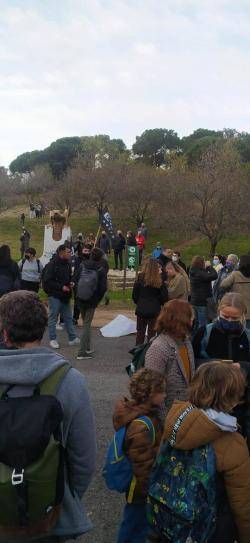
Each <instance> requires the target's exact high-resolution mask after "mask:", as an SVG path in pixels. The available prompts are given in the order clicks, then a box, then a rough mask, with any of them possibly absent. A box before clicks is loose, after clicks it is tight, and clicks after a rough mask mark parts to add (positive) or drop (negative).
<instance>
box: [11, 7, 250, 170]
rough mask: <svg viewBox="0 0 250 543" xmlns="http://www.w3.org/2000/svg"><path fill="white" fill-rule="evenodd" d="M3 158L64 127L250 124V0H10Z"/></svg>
mask: <svg viewBox="0 0 250 543" xmlns="http://www.w3.org/2000/svg"><path fill="white" fill-rule="evenodd" d="M0 8H1V20H0V60H1V73H0V104H1V106H0V131H1V142H2V143H1V148H0V164H5V165H7V164H8V163H9V162H10V161H11V160H12V159H13V158H15V157H16V156H17V155H18V154H20V153H22V152H25V151H27V150H32V149H37V148H43V147H45V146H47V145H49V143H50V142H51V141H53V140H55V139H57V138H59V137H63V136H69V135H87V134H95V133H106V134H110V136H112V137H121V138H123V139H124V140H125V142H126V143H127V144H128V145H129V146H130V145H131V144H132V143H133V142H134V141H135V136H136V135H138V134H140V133H141V132H142V131H143V130H145V129H146V128H154V127H166V128H173V129H176V130H177V131H178V132H179V134H180V135H183V134H187V133H189V132H191V131H192V130H194V129H195V128H198V127H207V128H223V127H224V126H227V127H233V128H237V129H239V130H249V131H250V108H249V105H248V103H249V97H248V89H249V86H250V70H249V46H250V43H249V17H250V5H249V2H248V1H247V0H241V2H238V3H235V1H234V0H204V1H203V2H200V0H159V1H158V2H155V0H105V1H104V0H84V1H83V0H60V2H58V0H36V2H34V1H32V0H13V1H11V2H10V1H9V0H0Z"/></svg>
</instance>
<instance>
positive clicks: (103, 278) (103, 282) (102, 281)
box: [97, 269, 107, 303]
mask: <svg viewBox="0 0 250 543" xmlns="http://www.w3.org/2000/svg"><path fill="white" fill-rule="evenodd" d="M106 290H107V273H106V272H105V270H104V269H102V270H100V271H99V274H98V289H97V297H98V303H99V302H100V301H101V299H102V298H103V296H104V294H105V292H106Z"/></svg>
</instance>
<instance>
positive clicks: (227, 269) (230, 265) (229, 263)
mask: <svg viewBox="0 0 250 543" xmlns="http://www.w3.org/2000/svg"><path fill="white" fill-rule="evenodd" d="M238 266H239V259H238V256H237V255H235V254H233V253H231V254H229V255H228V257H227V259H226V264H225V266H223V268H221V270H220V271H219V273H218V278H217V279H216V281H215V282H214V284H213V298H214V301H215V302H216V303H219V301H220V300H221V299H222V298H223V296H224V294H225V293H226V290H225V289H224V288H222V286H221V283H222V281H223V280H224V279H226V277H228V276H229V275H230V273H232V272H233V271H235V270H237V269H238Z"/></svg>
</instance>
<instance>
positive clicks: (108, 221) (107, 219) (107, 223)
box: [100, 211, 115, 239]
mask: <svg viewBox="0 0 250 543" xmlns="http://www.w3.org/2000/svg"><path fill="white" fill-rule="evenodd" d="M100 218H101V224H102V226H103V228H104V229H105V231H106V232H107V234H108V236H109V237H110V238H111V239H114V238H115V233H114V228H113V223H112V217H111V215H110V213H109V211H105V212H104V213H102V214H101V217H100Z"/></svg>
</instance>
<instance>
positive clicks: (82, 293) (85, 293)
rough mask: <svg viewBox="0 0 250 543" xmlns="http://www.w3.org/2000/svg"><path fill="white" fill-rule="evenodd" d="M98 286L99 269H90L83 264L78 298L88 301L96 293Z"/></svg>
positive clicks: (78, 285) (78, 286)
mask: <svg viewBox="0 0 250 543" xmlns="http://www.w3.org/2000/svg"><path fill="white" fill-rule="evenodd" d="M97 287H98V271H97V270H89V269H88V268H86V267H85V266H84V264H82V265H81V268H80V278H79V281H78V284H77V291H76V292H77V298H79V300H82V301H83V302H87V301H88V300H90V299H91V298H92V296H93V295H94V294H95V292H96V290H97Z"/></svg>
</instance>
